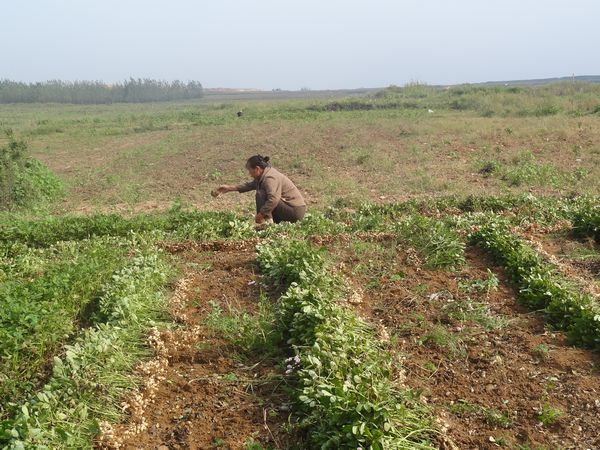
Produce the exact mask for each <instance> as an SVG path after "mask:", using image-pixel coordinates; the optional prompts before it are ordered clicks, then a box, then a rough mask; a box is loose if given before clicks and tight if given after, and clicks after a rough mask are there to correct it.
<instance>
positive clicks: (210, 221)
mask: <svg viewBox="0 0 600 450" xmlns="http://www.w3.org/2000/svg"><path fill="white" fill-rule="evenodd" d="M599 205H600V198H598V197H595V196H583V197H579V198H577V199H570V198H563V197H540V198H538V197H535V196H532V195H519V196H512V195H507V196H502V197H473V196H471V197H462V198H461V197H441V198H434V199H431V198H429V199H419V200H409V201H406V202H401V203H390V204H385V205H379V204H372V203H366V204H361V205H345V204H339V205H336V206H334V207H330V208H328V209H326V210H325V211H324V212H320V211H315V210H312V211H311V212H310V213H309V214H307V216H306V218H305V219H304V220H303V221H302V222H300V223H297V224H285V223H284V224H280V225H277V226H272V227H270V228H268V229H267V230H266V231H263V232H260V233H259V235H261V236H263V237H278V236H282V235H285V236H297V237H304V236H312V235H317V234H339V233H343V232H354V231H394V229H396V230H397V229H398V222H401V221H403V220H404V219H405V218H406V217H408V216H411V215H417V214H420V215H424V216H434V217H438V216H440V215H447V216H449V217H450V216H453V215H454V216H455V217H458V218H459V219H460V221H461V222H462V223H466V222H468V221H470V220H471V218H472V217H475V218H476V216H477V215H481V214H488V213H490V212H493V213H497V214H502V215H504V216H506V217H507V219H509V220H511V221H512V222H513V223H516V224H521V223H523V222H527V223H533V222H535V223H537V224H542V225H544V224H553V223H556V222H557V221H558V220H562V219H569V220H573V222H574V224H575V226H576V228H577V229H579V230H581V233H587V234H593V233H596V236H597V235H598V231H597V230H598V228H599V226H600V225H599V224H600V218H599V214H600V213H599V212H598V211H599V210H600V207H599ZM457 214H458V215H459V216H457ZM486 219H487V216H486ZM457 220H458V219H457ZM585 224H587V225H585ZM131 232H136V233H153V234H154V235H155V236H156V238H160V239H173V240H182V239H193V240H213V239H244V238H251V237H254V236H256V235H257V233H256V232H255V231H254V228H253V226H252V224H251V223H250V222H249V220H248V219H245V218H243V217H240V216H238V215H235V214H232V213H217V212H202V211H197V210H185V209H183V208H182V207H181V205H177V204H175V205H174V206H173V207H172V208H171V209H170V210H168V211H165V212H162V213H155V214H139V215H135V216H132V217H123V216H121V215H118V214H94V215H89V216H81V215H80V216H75V215H65V216H46V217H43V218H39V219H37V220H31V219H28V218H26V217H23V216H21V215H18V214H8V213H5V214H0V246H7V245H12V244H13V243H15V242H22V243H26V244H28V245H31V246H36V247H47V246H50V245H52V244H54V243H55V242H57V241H70V240H81V239H87V238H90V237H95V236H96V237H97V236H121V237H126V236H127V235H128V234H129V233H131Z"/></svg>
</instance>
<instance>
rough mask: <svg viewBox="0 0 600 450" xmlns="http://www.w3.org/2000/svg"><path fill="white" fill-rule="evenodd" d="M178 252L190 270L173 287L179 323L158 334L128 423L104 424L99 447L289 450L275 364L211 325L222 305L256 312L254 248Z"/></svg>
mask: <svg viewBox="0 0 600 450" xmlns="http://www.w3.org/2000/svg"><path fill="white" fill-rule="evenodd" d="M180 257H181V260H182V261H183V263H184V265H185V275H184V277H183V278H182V279H181V280H180V281H179V283H178V284H177V285H176V287H175V293H174V295H173V298H172V308H173V315H174V316H175V318H176V319H178V321H179V322H180V325H181V327H180V329H177V330H175V331H161V332H160V333H157V334H156V336H155V342H154V347H155V350H156V352H157V357H156V358H155V359H154V360H153V361H151V362H150V363H148V364H146V365H144V366H142V367H141V368H140V371H141V372H142V373H143V375H144V377H145V380H146V382H145V385H144V387H143V388H142V389H141V390H140V392H139V394H138V395H137V396H136V395H134V396H132V398H130V399H128V401H127V407H128V409H129V410H130V412H131V414H130V416H129V417H128V420H127V422H126V423H123V424H120V425H117V426H113V427H110V426H105V428H104V430H103V431H104V437H103V439H102V441H101V442H100V443H99V444H98V446H99V447H101V448H121V449H131V450H133V449H144V450H150V449H157V450H167V449H212V448H215V449H216V448H218V449H245V448H249V447H248V446H249V445H250V444H251V443H260V444H261V445H263V446H265V448H267V446H268V445H272V446H276V447H277V448H286V447H287V445H288V444H287V441H288V440H289V437H287V436H286V434H285V431H284V429H283V427H284V425H285V423H286V421H287V416H288V413H287V409H288V407H287V404H286V397H285V395H284V393H283V386H282V377H281V373H280V371H279V369H278V368H277V367H275V365H274V361H273V360H269V359H266V358H264V357H263V358H261V356H260V355H258V356H256V355H255V356H254V357H250V358H247V357H245V356H243V355H241V354H239V353H238V351H237V349H236V348H235V347H234V346H232V344H231V342H229V341H226V340H225V339H223V338H222V337H220V336H219V335H218V333H215V332H214V330H212V329H210V328H209V326H208V325H207V318H208V317H209V315H210V314H211V311H213V310H214V308H216V307H217V305H218V308H221V309H223V310H226V309H228V308H232V309H233V310H236V311H246V312H248V313H250V314H252V313H253V312H255V311H256V305H257V302H258V299H259V296H260V287H259V285H258V283H257V275H256V274H255V271H256V267H255V262H254V258H255V254H254V251H253V250H250V249H235V248H231V249H228V251H222V252H198V251H189V250H188V251H183V252H182V253H181V254H180ZM250 448H252V447H250ZM254 448H262V447H254Z"/></svg>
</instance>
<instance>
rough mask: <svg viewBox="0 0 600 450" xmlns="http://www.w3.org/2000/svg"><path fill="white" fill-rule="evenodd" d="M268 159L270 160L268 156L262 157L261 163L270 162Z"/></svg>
mask: <svg viewBox="0 0 600 450" xmlns="http://www.w3.org/2000/svg"><path fill="white" fill-rule="evenodd" d="M270 159H271V158H270V157H268V156H263V161H264V162H269V160H270Z"/></svg>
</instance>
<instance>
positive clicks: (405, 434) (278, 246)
mask: <svg viewBox="0 0 600 450" xmlns="http://www.w3.org/2000/svg"><path fill="white" fill-rule="evenodd" d="M257 250H258V261H259V264H260V266H261V269H262V270H263V273H265V275H266V276H267V279H268V280H269V281H270V282H271V283H273V284H275V285H277V286H280V287H283V288H287V289H286V291H285V293H284V294H283V295H282V297H281V299H280V305H279V313H278V315H279V317H280V321H281V326H282V328H283V329H284V333H285V335H286V336H287V338H288V343H289V344H291V345H292V348H293V350H294V355H295V356H293V357H291V358H289V359H288V371H287V372H288V373H290V374H295V375H296V378H297V380H298V387H297V411H298V413H299V414H300V417H301V419H300V425H301V427H303V428H304V429H305V430H306V432H307V435H308V436H309V440H310V442H311V444H312V446H314V448H323V449H328V448H329V449H334V448H365V449H366V448H369V449H384V448H385V449H430V448H432V446H431V444H430V434H431V432H432V430H431V428H432V423H431V418H430V417H429V416H428V414H427V413H426V411H425V410H424V409H423V407H422V405H420V404H419V403H418V402H417V401H415V400H414V399H413V398H412V396H411V393H410V392H409V391H399V390H398V389H396V388H395V387H394V386H393V384H392V382H391V377H392V370H393V367H392V365H391V361H390V359H389V358H388V357H387V356H386V355H385V353H384V351H383V350H382V349H381V348H380V346H379V345H378V344H377V342H376V340H375V339H374V337H373V334H372V331H371V330H370V328H369V327H368V326H367V325H366V324H365V323H364V322H363V321H362V320H360V319H359V318H358V317H357V316H356V315H355V314H353V313H352V312H351V311H350V310H348V309H345V308H343V307H342V306H340V305H339V304H338V303H336V299H337V298H339V297H340V295H341V292H342V291H341V290H340V288H339V286H340V282H339V280H337V279H336V278H335V277H332V276H330V275H328V274H327V272H326V271H325V270H324V267H325V261H324V258H323V256H322V255H321V254H320V252H319V251H318V250H316V249H314V248H313V247H311V246H310V245H309V244H307V243H306V242H301V241H276V242H274V243H273V242H272V243H265V244H261V245H259V246H258V248H257Z"/></svg>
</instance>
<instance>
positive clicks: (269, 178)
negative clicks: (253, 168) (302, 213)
mask: <svg viewBox="0 0 600 450" xmlns="http://www.w3.org/2000/svg"><path fill="white" fill-rule="evenodd" d="M236 188H237V191H238V192H248V191H253V190H256V200H257V205H256V206H257V209H258V212H260V213H261V214H263V215H264V216H266V217H270V216H271V212H272V211H273V209H275V207H276V206H277V204H278V203H279V202H280V201H282V202H283V203H285V204H286V205H288V206H291V207H296V206H306V203H305V202H304V198H303V197H302V194H301V193H300V191H299V190H298V188H297V187H296V185H295V184H294V183H292V181H291V180H290V179H289V178H288V177H286V176H285V175H284V174H282V173H281V172H279V171H278V170H277V169H275V168H273V167H267V168H266V169H265V171H264V173H263V174H262V176H261V177H260V178H259V179H258V180H252V181H248V182H247V183H243V184H240V185H238V186H236ZM259 199H261V201H260V203H262V204H259ZM263 202H264V203H263Z"/></svg>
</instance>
